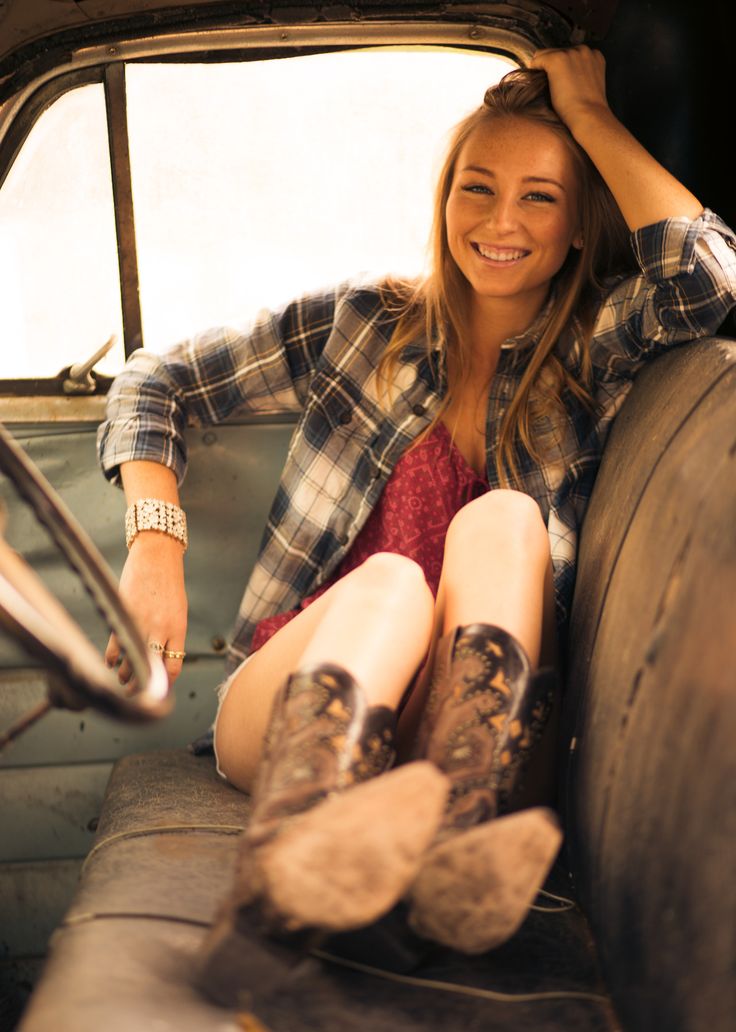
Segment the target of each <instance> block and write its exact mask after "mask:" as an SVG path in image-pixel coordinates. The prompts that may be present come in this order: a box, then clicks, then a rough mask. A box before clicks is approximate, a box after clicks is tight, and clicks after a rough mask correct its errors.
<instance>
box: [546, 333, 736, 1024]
mask: <svg viewBox="0 0 736 1032" xmlns="http://www.w3.org/2000/svg"><path fill="white" fill-rule="evenodd" d="M735 645H736V343H734V342H733V341H727V340H711V341H705V342H702V343H699V344H697V345H693V346H690V347H688V348H684V349H678V350H676V351H675V352H673V353H671V354H669V355H667V356H665V357H663V358H660V359H658V360H657V361H656V362H654V363H653V365H652V366H651V367H649V368H647V369H646V370H645V371H644V372H643V373H642V374H641V376H640V377H639V378H638V379H637V382H636V383H635V385H634V388H633V390H632V392H631V394H630V396H629V398H628V399H627V401H626V404H625V405H624V407H623V409H622V411H621V413H620V415H619V416H618V418H617V420H616V424H615V426H614V428H613V431H612V434H611V438H610V441H609V443H608V446H607V448H606V452H605V456H604V461H603V463H602V466H601V469H600V472H599V475H598V479H597V482H596V485H595V490H594V494H593V497H592V499H591V502H590V507H589V510H588V513H587V516H586V519H585V524H584V527H583V533H582V540H581V549H580V561H579V567H578V579H577V585H576V592H575V599H574V604H573V613H572V625H571V635H570V676H569V687H568V695H567V698H566V702H565V715H564V718H563V720H564V723H563V726H564V730H565V739H566V743H567V746H568V757H569V758H568V763H567V769H566V773H565V784H564V798H565V809H566V822H567V825H568V843H569V851H570V863H571V866H572V870H573V873H574V876H575V877H576V880H577V883H578V891H579V893H580V896H581V898H582V900H583V902H584V904H585V906H586V908H587V911H588V915H589V918H590V920H591V924H592V927H593V930H594V933H595V935H596V940H597V944H598V947H599V951H600V956H601V961H602V964H603V968H604V975H605V977H606V980H607V982H608V985H609V987H610V989H611V993H612V996H613V999H614V1002H615V1004H616V1006H617V1009H618V1011H619V1014H620V1015H621V1017H622V1019H623V1023H624V1025H625V1027H626V1028H627V1029H630V1030H631V1032H651V1029H668V1030H669V1032H677V1030H683V1032H684V1030H704V1029H708V1030H709V1032H721V1030H723V1032H725V1030H726V1028H729V1029H730V1028H732V1027H733V1025H732V1022H733V1017H734V1015H735V1014H736V979H734V972H736V880H734V878H733V866H734V849H733V847H734V842H736V762H735V760H734V757H736V748H735V746H734V743H736V662H735V661H734V651H735Z"/></svg>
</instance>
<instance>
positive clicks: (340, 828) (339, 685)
mask: <svg viewBox="0 0 736 1032" xmlns="http://www.w3.org/2000/svg"><path fill="white" fill-rule="evenodd" d="M394 728H395V717H394V714H393V712H392V711H391V710H390V709H388V708H387V707H383V706H379V707H369V706H368V705H367V704H366V701H365V697H364V694H363V692H362V690H361V688H360V686H359V685H358V684H357V683H356V682H355V680H354V679H353V678H352V677H351V676H350V674H348V673H347V672H346V671H345V670H343V669H342V668H340V667H337V666H334V665H331V664H321V665H319V666H316V667H312V668H309V669H304V670H301V671H299V672H298V673H296V674H294V675H292V677H290V678H289V680H288V681H287V683H286V685H285V686H284V688H283V689H282V691H281V692H280V693H279V695H278V696H277V698H276V701H275V703H274V707H273V710H272V716H271V722H270V726H269V730H268V734H267V738H266V746H265V749H264V755H263V758H262V760H261V765H260V768H259V774H258V777H257V780H256V786H255V788H254V791H253V811H252V817H251V821H250V824H249V827H248V829H247V830H246V831H245V832H244V834H243V836H242V838H241V840H240V842H239V849H238V858H237V868H236V874H235V884H234V888H233V891H232V894H231V897H230V898H229V899H228V900H227V901H226V903H225V905H224V906H223V908H222V909H221V912H220V914H219V916H218V918H217V920H216V922H215V926H214V928H213V930H212V932H211V933H210V935H209V936H208V939H207V940H206V942H205V946H204V963H203V967H202V971H201V973H200V977H199V979H198V981H199V982H200V985H201V986H202V988H204V989H205V991H206V992H207V994H208V995H209V996H210V997H212V998H214V999H216V1000H217V1002H221V1003H228V1002H232V1001H233V1000H234V999H236V998H237V994H238V992H239V989H240V987H241V983H242V979H243V977H247V973H248V972H247V970H246V972H245V973H244V971H243V963H242V957H241V954H243V952H244V951H245V953H246V954H247V953H248V951H249V952H250V954H251V955H252V953H253V943H252V932H253V928H254V927H256V928H258V929H259V930H260V931H261V932H265V933H266V934H267V935H269V936H272V937H277V938H282V939H283V938H284V937H286V938H287V940H289V941H292V942H294V941H296V940H297V939H299V938H301V939H304V938H305V937H306V938H307V939H309V940H310V941H313V940H314V938H315V933H316V934H317V936H319V935H321V934H328V933H331V932H342V931H345V930H347V929H354V928H358V927H361V926H363V925H367V924H369V923H371V922H373V921H375V920H376V919H378V918H379V917H381V916H382V915H383V914H384V913H385V912H386V911H388V910H389V909H390V908H391V907H392V906H393V905H394V904H395V903H396V901H397V900H398V899H399V898H400V897H401V896H402V895H403V894H404V893H405V892H406V890H407V888H408V886H409V885H410V884H411V882H412V881H413V879H414V878H415V876H416V873H417V871H418V869H419V866H420V863H421V858H422V855H423V853H424V852H425V850H426V849H427V848H428V847H429V845H430V844H431V842H432V841H433V839H434V836H435V834H436V832H437V829H438V827H439V825H440V823H441V821H442V815H443V810H444V807H445V803H446V798H447V791H448V781H447V778H446V777H444V776H443V775H442V774H441V773H440V772H439V771H438V770H437V768H436V767H435V766H434V765H433V764H431V763H428V762H416V763H409V764H406V765H405V766H402V767H398V768H396V769H395V770H388V768H389V767H390V766H391V764H392V763H393V760H394V755H395V753H394ZM379 775H380V776H379ZM258 964H260V961H258ZM247 966H248V965H246V967H247ZM249 966H250V967H251V969H252V967H253V965H252V964H249ZM270 967H271V963H270V959H269V958H267V959H266V962H265V964H264V965H263V970H264V971H265V970H266V969H269V968H270ZM276 969H277V970H278V964H277V965H276ZM264 977H265V976H264Z"/></svg>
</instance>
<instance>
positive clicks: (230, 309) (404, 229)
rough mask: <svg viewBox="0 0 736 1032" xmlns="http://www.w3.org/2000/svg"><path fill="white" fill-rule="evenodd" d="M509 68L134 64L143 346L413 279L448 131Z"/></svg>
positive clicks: (419, 58)
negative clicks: (292, 304) (312, 298)
mask: <svg viewBox="0 0 736 1032" xmlns="http://www.w3.org/2000/svg"><path fill="white" fill-rule="evenodd" d="M509 67H510V63H509V62H508V61H507V60H504V59H502V58H495V57H490V56H488V55H487V54H478V53H473V52H471V51H451V50H447V49H442V48H419V47H416V48H410V49H407V48H381V49H369V50H360V51H352V52H343V53H335V54H321V55H315V56H307V57H298V58H283V59H279V60H270V61H255V62H248V63H245V64H238V65H234V64H224V65H222V64H221V65H179V66H177V65H171V64H166V65H155V64H140V65H130V66H128V69H127V91H128V117H129V132H130V145H131V162H132V171H133V196H134V204H135V211H136V232H137V245H138V260H139V267H140V283H141V302H142V312H143V333H144V341H145V346H146V347H152V348H154V349H159V348H161V347H163V346H165V345H166V344H168V343H171V342H172V341H174V340H177V339H179V338H181V337H185V336H188V335H189V334H191V333H192V332H193V331H194V330H196V329H198V328H202V327H205V326H210V325H216V324H219V323H222V322H227V321H230V320H242V319H245V318H247V317H249V316H250V315H252V314H253V313H254V312H255V311H256V310H258V309H259V308H261V307H264V306H268V307H273V306H276V305H278V304H280V303H281V302H283V301H286V300H288V299H290V298H292V297H294V296H296V295H298V294H300V293H302V292H304V291H306V290H311V289H316V288H319V287H322V286H325V285H329V284H333V283H337V282H341V281H342V280H344V279H346V278H348V277H350V276H353V275H356V274H368V275H381V274H384V273H387V272H395V273H405V274H416V273H418V272H420V271H421V269H422V267H423V263H424V258H425V249H426V242H427V239H428V236H429V225H430V220H431V209H432V192H433V186H434V180H435V177H436V175H437V172H438V168H439V164H440V161H441V158H442V153H443V150H444V145H445V142H446V139H447V134H448V131H449V129H450V127H451V126H452V125H454V123H456V122H457V121H458V120H459V119H460V118H461V117H462V116H463V115H464V114H466V113H467V112H468V111H470V110H472V109H473V108H475V107H477V106H478V105H479V104H480V103H481V101H482V98H483V93H484V91H485V89H486V87H487V86H489V85H490V84H491V83H492V82H495V81H497V80H498V79H499V78H500V77H501V75H503V74H504V73H505V72H506V71H508V70H509Z"/></svg>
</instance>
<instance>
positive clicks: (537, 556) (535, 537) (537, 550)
mask: <svg viewBox="0 0 736 1032" xmlns="http://www.w3.org/2000/svg"><path fill="white" fill-rule="evenodd" d="M469 541H476V542H478V543H479V544H481V543H485V542H487V543H489V544H491V545H492V546H493V548H494V549H495V548H499V549H502V550H503V551H505V552H506V553H507V554H519V555H523V556H524V557H525V558H526V559H527V560H528V561H534V560H538V561H539V562H540V564H542V565H544V566H546V565H547V563H548V562H549V537H548V534H547V528H546V527H545V525H544V521H543V519H542V513H541V510H540V508H539V506H538V505H537V503H536V502H535V501H534V499H533V498H532V497H531V496H530V495H528V494H524V492H523V491H512V490H507V489H498V490H495V491H489V492H488V493H487V494H484V495H481V497H480V498H476V499H474V500H473V501H472V502H469V503H468V504H467V505H465V506H463V508H462V509H461V510H460V511H459V512H458V513H456V515H455V516H454V517H453V519H452V522H451V523H450V526H449V529H448V532H447V543H446V549H452V548H453V547H455V546H456V545H457V544H460V543H462V544H463V545H464V546H466V547H467V544H468V542H469Z"/></svg>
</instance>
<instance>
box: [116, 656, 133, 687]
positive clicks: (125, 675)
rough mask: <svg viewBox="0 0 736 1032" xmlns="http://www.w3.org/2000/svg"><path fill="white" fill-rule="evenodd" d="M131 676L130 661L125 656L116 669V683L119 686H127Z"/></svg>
mask: <svg viewBox="0 0 736 1032" xmlns="http://www.w3.org/2000/svg"><path fill="white" fill-rule="evenodd" d="M132 676H133V667H132V666H131V663H130V660H129V659H128V657H127V656H125V657H123V661H122V663H121V664H120V667H119V669H118V681H119V682H120V683H121V684H127V683H128V681H130V679H131V677H132Z"/></svg>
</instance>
